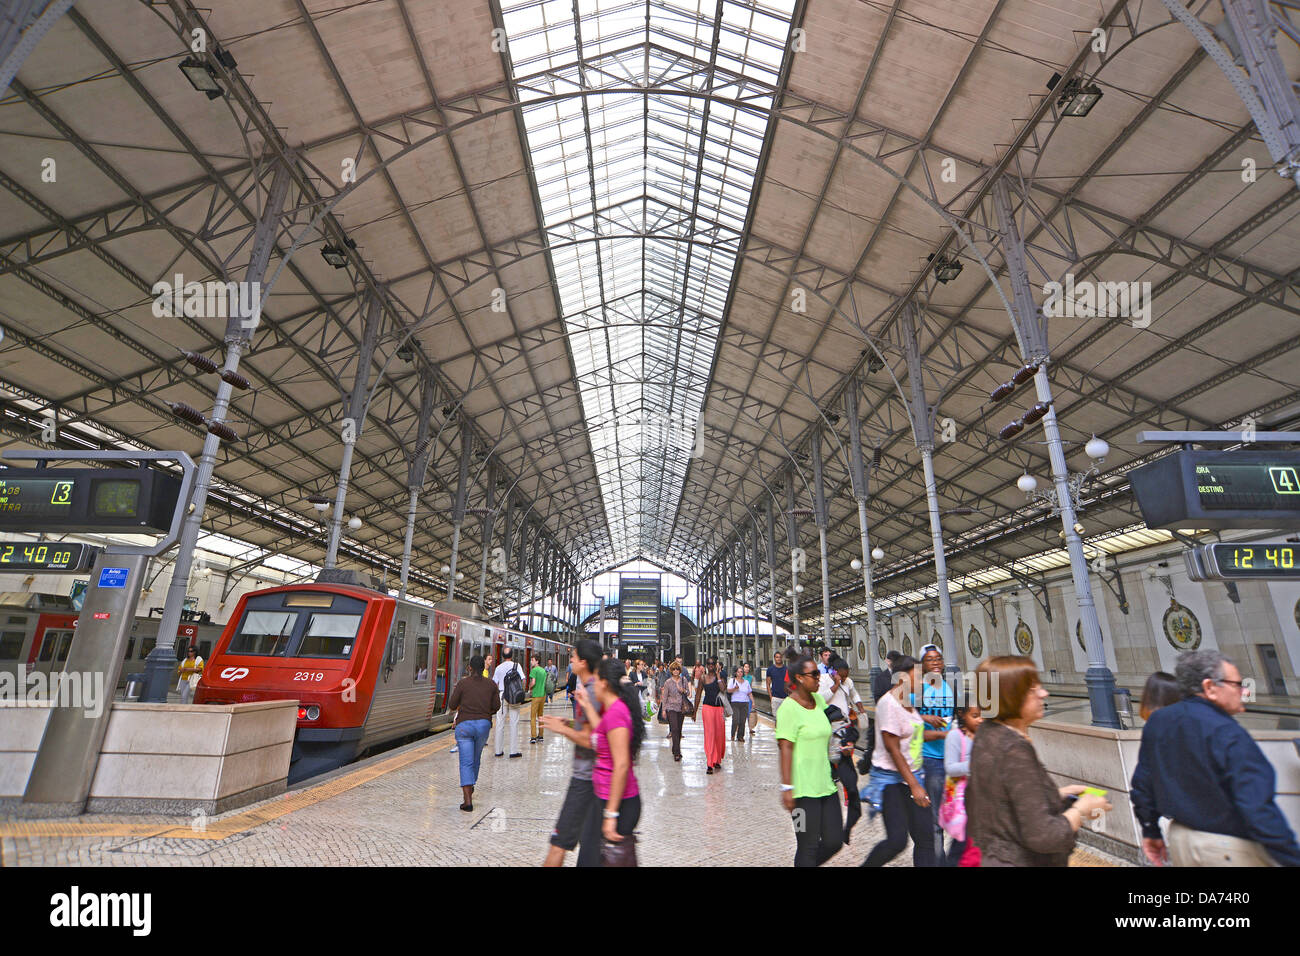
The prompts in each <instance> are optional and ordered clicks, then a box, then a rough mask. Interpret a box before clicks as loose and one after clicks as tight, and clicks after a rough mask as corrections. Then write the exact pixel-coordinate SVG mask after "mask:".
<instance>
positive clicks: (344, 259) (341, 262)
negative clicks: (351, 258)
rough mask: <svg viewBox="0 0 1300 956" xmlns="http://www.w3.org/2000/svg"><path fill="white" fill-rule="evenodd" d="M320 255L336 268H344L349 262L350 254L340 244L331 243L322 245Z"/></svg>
mask: <svg viewBox="0 0 1300 956" xmlns="http://www.w3.org/2000/svg"><path fill="white" fill-rule="evenodd" d="M320 257H321V258H322V259H324V260H325V261H326V262H328V263H329V264H330V265H332V266H333V267H334V268H335V269H342V268H343V267H344V266H346V265H347V264H348V254H347V253H346V252H344V251H343V250H342V249H340V248H339V247H338V246H334V245H330V244H329V243H326V244H325V245H323V246H321V247H320Z"/></svg>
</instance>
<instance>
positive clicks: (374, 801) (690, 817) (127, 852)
mask: <svg viewBox="0 0 1300 956" xmlns="http://www.w3.org/2000/svg"><path fill="white" fill-rule="evenodd" d="M561 700H562V697H557V698H556V702H555V703H553V704H552V705H551V706H550V707H549V708H548V712H551V713H562V712H565V707H563V706H562V704H561ZM521 729H522V731H523V735H524V736H523V738H522V749H523V751H524V756H523V757H522V758H520V759H515V760H510V759H509V758H506V757H501V758H499V759H497V758H493V757H492V755H491V743H490V742H489V746H488V750H487V751H486V752H485V756H484V759H483V767H482V772H481V774H480V776H479V782H478V787H477V789H476V790H475V794H474V812H473V813H464V812H462V811H461V810H460V809H459V803H460V787H459V778H458V773H457V763H456V756H455V755H454V754H451V753H449V752H448V751H449V750H450V748H451V745H452V740H451V735H450V734H449V733H444V734H439V735H438V736H436V737H432V738H429V739H427V740H424V741H420V742H418V743H415V744H410V745H408V746H406V747H403V748H401V749H398V750H393V751H389V752H388V753H385V754H381V755H379V756H377V757H372V758H370V759H369V760H366V761H363V762H362V763H359V764H353V765H352V766H350V767H347V768H344V769H342V770H340V771H336V772H335V773H333V774H331V775H329V776H327V777H325V778H324V779H321V778H318V780H319V782H315V783H313V784H310V785H307V786H305V787H303V788H301V789H298V790H294V791H291V792H289V793H286V794H283V795H281V796H279V797H276V798H273V799H271V800H265V801H262V802H261V803H258V804H254V805H253V806H251V807H247V808H245V809H243V810H236V811H231V812H229V813H226V814H222V815H220V816H214V817H207V818H203V817H198V818H195V819H189V818H185V817H164V816H126V815H113V814H88V815H85V816H82V817H76V818H70V819H66V820H39V821H27V820H10V821H0V865H4V866H42V865H45V866H49V865H72V866H142V865H144V866H150V865H165V866H224V865H253V866H279V865H288V866H346V865H361V866H382V865H417V866H447V865H458V864H459V865H473V866H536V865H539V864H540V863H541V862H542V859H543V858H544V856H545V855H546V847H547V840H548V837H549V835H550V831H551V827H552V826H553V825H554V822H555V817H556V815H557V814H558V812H559V809H560V803H561V801H562V799H563V795H564V791H565V788H566V787H567V786H568V781H569V767H570V760H571V755H572V749H571V745H570V743H569V742H568V741H567V740H565V739H563V738H561V737H557V736H554V735H552V736H548V737H547V739H546V741H545V742H544V743H543V744H538V745H536V746H529V745H528V743H527V733H528V726H527V721H526V720H524V721H522V722H521ZM666 733H667V729H666V728H664V727H663V725H662V724H658V723H655V724H654V725H653V728H652V730H651V733H650V735H649V737H648V739H647V741H646V743H645V745H644V746H643V748H642V750H641V754H640V757H639V759H638V761H637V766H636V772H637V779H638V780H639V781H640V785H641V794H642V806H643V812H642V815H641V823H640V826H639V827H638V841H639V845H638V855H639V859H640V862H641V864H642V865H643V866H665V865H678V866H718V865H731V866H789V865H790V864H791V862H792V861H793V859H794V850H795V841H794V833H793V830H792V828H791V826H790V819H789V816H788V815H787V814H786V813H785V811H784V810H783V809H782V808H781V806H780V802H779V793H778V790H777V785H778V783H779V778H778V774H777V770H776V767H777V746H776V740H775V739H774V737H773V734H772V725H771V722H770V721H767V720H763V721H762V722H760V725H759V729H758V734H757V737H756V738H754V739H751V740H748V741H746V742H745V743H743V744H735V743H729V744H728V747H727V756H726V758H725V759H724V762H723V769H722V772H721V773H720V774H719V773H715V774H713V775H708V774H706V773H705V772H704V770H705V767H704V737H703V734H704V730H703V727H702V726H701V725H700V724H698V723H692V722H691V721H687V723H686V732H685V735H684V739H683V742H682V753H683V756H682V762H681V763H680V764H679V763H674V761H673V759H672V752H671V750H670V749H669V743H668V741H667V740H666V739H665V734H666ZM883 835H884V831H883V825H882V823H881V821H880V819H879V818H877V819H876V821H875V822H873V823H868V822H867V821H866V820H865V819H863V820H862V821H860V822H859V823H858V825H857V826H856V827H855V828H854V831H853V842H852V845H850V846H848V847H845V848H844V849H843V850H841V851H840V853H839V854H838V855H837V856H836V857H835V858H834V859H832V860H831V861H830V863H829V864H828V865H830V866H856V865H857V864H858V863H860V862H861V861H862V860H863V858H864V857H865V856H866V854H867V852H868V851H869V850H870V849H871V847H872V845H873V844H874V843H875V842H876V841H877V840H879V839H881V838H882V837H883ZM567 862H568V864H569V865H573V863H574V854H570V855H569V857H568V860H567ZM1071 863H1072V865H1082V866H1114V865H1122V864H1120V863H1119V861H1117V860H1114V859H1113V858H1110V857H1106V856H1104V855H1103V854H1100V853H1097V852H1094V851H1091V850H1088V851H1084V850H1077V851H1076V852H1075V857H1074V858H1072V860H1071ZM894 865H899V866H909V865H911V849H910V847H909V849H908V850H906V851H904V853H903V854H901V855H900V856H899V857H898V858H897V859H896V860H895V861H894Z"/></svg>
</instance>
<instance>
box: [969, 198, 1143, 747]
mask: <svg viewBox="0 0 1300 956" xmlns="http://www.w3.org/2000/svg"><path fill="white" fill-rule="evenodd" d="M993 204H994V206H995V208H996V209H997V214H998V225H999V228H1000V230H1001V232H1002V248H1003V251H1004V258H1005V259H1006V262H1007V274H1008V276H1009V277H1010V278H1011V287H1012V290H1013V292H1014V293H1015V295H1014V302H1015V318H1014V322H1015V325H1016V331H1017V334H1018V335H1019V336H1020V341H1021V343H1022V347H1023V348H1024V349H1025V361H1026V362H1027V363H1029V364H1031V365H1033V364H1037V365H1038V371H1037V372H1035V373H1034V386H1035V388H1036V389H1037V392H1038V400H1039V401H1040V402H1042V403H1044V404H1046V405H1047V414H1046V415H1044V416H1043V437H1044V438H1045V439H1046V440H1047V452H1048V457H1049V458H1050V459H1051V463H1052V483H1053V485H1055V488H1056V501H1055V504H1056V506H1057V507H1056V510H1057V511H1059V512H1060V515H1061V525H1062V527H1063V529H1064V537H1065V547H1066V550H1067V551H1069V553H1070V573H1071V576H1072V577H1073V579H1074V593H1075V596H1076V598H1077V600H1078V603H1079V621H1080V629H1081V630H1082V631H1083V645H1084V650H1085V651H1087V654H1088V672H1087V674H1086V675H1085V676H1084V682H1085V683H1086V684H1087V685H1088V700H1089V703H1090V704H1091V706H1092V723H1093V726H1096V727H1119V726H1120V722H1119V712H1118V711H1117V709H1116V707H1115V675H1114V674H1112V673H1111V672H1110V668H1109V667H1107V666H1106V655H1105V652H1104V650H1103V648H1102V637H1101V623H1100V622H1099V621H1098V620H1097V607H1096V605H1095V604H1093V601H1092V583H1091V581H1090V579H1089V576H1088V562H1087V559H1086V558H1085V557H1084V554H1083V539H1082V538H1080V537H1079V533H1078V532H1077V531H1076V530H1075V526H1076V525H1077V523H1078V519H1077V518H1076V516H1075V504H1074V499H1073V494H1072V492H1071V490H1070V473H1069V470H1068V468H1067V467H1066V463H1065V448H1064V446H1063V445H1062V444H1061V431H1060V428H1059V427H1058V426H1057V422H1056V409H1055V408H1053V407H1052V385H1051V382H1050V381H1049V380H1048V377H1047V366H1048V356H1047V326H1046V321H1047V320H1046V317H1045V316H1044V315H1043V313H1042V310H1041V309H1039V308H1037V307H1035V306H1034V305H1033V297H1032V295H1031V292H1030V287H1029V273H1028V271H1027V270H1026V268H1025V250H1024V243H1023V241H1022V239H1021V237H1020V230H1019V229H1018V228H1017V227H1016V220H1015V216H1014V215H1013V214H1012V210H1011V197H1010V193H1009V191H1008V189H1007V184H1006V182H1005V181H1004V180H1002V179H999V180H998V181H997V183H995V184H994V188H993Z"/></svg>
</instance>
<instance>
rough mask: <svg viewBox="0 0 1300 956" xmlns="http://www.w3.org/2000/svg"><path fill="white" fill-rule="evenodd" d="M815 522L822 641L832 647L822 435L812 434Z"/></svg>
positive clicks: (818, 431)
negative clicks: (820, 579)
mask: <svg viewBox="0 0 1300 956" xmlns="http://www.w3.org/2000/svg"><path fill="white" fill-rule="evenodd" d="M812 466H813V520H814V521H816V522H817V544H818V546H819V548H820V550H821V561H822V641H823V642H824V643H825V644H826V646H827V647H830V646H831V568H830V563H831V559H830V552H829V551H828V549H827V545H826V523H827V515H826V483H825V475H824V474H823V473H822V433H821V430H820V429H818V430H816V431H814V432H813V433H812Z"/></svg>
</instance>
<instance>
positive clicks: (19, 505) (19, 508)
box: [0, 478, 76, 518]
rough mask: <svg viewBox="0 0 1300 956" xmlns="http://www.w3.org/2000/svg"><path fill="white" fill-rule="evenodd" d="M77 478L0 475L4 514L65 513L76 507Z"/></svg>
mask: <svg viewBox="0 0 1300 956" xmlns="http://www.w3.org/2000/svg"><path fill="white" fill-rule="evenodd" d="M74 487H76V482H75V480H66V479H62V478H0V515H3V514H15V515H22V516H23V517H24V518H40V517H44V516H47V515H48V516H51V517H62V516H64V515H66V514H68V513H69V511H70V510H71V509H72V491H73V488H74Z"/></svg>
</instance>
